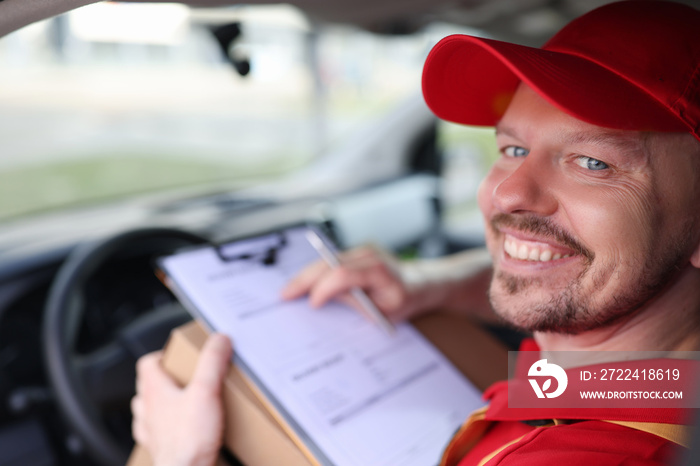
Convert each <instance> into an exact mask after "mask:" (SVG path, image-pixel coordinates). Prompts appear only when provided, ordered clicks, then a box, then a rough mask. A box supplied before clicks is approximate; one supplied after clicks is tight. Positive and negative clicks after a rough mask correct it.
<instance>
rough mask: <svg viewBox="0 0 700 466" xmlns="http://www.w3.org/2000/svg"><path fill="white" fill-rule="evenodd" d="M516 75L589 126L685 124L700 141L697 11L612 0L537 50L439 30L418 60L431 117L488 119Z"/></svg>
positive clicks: (667, 127)
mask: <svg viewBox="0 0 700 466" xmlns="http://www.w3.org/2000/svg"><path fill="white" fill-rule="evenodd" d="M521 81H522V82H525V83H526V84H527V85H529V86H530V87H531V88H532V89H534V90H535V91H536V92H538V93H539V94H540V95H541V96H542V97H544V98H545V99H547V100H548V101H549V102H550V103H552V104H553V105H555V106H556V107H558V108H560V109H561V110H563V111H564V112H566V113H568V114H570V115H572V116H574V117H576V118H578V119H580V120H583V121H586V122H589V123H592V124H595V125H598V126H603V127H607V128H614V129H627V130H638V131H678V132H680V131H682V132H686V131H690V132H691V133H692V134H693V135H694V136H695V137H696V138H698V139H699V140H700V11H697V10H695V9H693V8H691V7H689V6H686V5H682V4H678V3H671V2H662V1H641V0H637V1H632V0H630V1H623V2H618V3H612V4H608V5H605V6H602V7H600V8H597V9H595V10H593V11H591V12H589V13H587V14H585V15H583V16H581V17H580V18H577V19H575V20H574V21H572V22H571V23H569V24H568V25H567V26H565V27H564V28H563V29H562V30H561V31H559V33H557V34H556V35H555V36H554V37H552V38H551V39H550V40H549V41H548V42H547V43H546V44H545V45H544V46H543V47H542V48H541V49H538V48H532V47H525V46H522V45H516V44H510V43H507V42H501V41H497V40H491V39H483V38H479V37H472V36H466V35H453V36H448V37H446V38H444V39H442V40H441V41H440V42H438V43H437V45H435V47H434V48H433V49H432V51H431V52H430V54H429V55H428V58H427V60H426V62H425V68H424V69H423V95H424V96H425V100H426V102H427V104H428V106H429V107H430V108H431V110H432V111H433V112H434V113H435V114H436V115H437V116H438V117H440V118H443V119H445V120H448V121H453V122H455V123H462V124H467V125H480V126H493V125H495V124H496V123H497V122H498V120H499V119H500V118H501V116H502V115H503V112H505V109H506V107H507V105H508V103H509V102H510V99H511V97H512V95H513V93H514V92H515V90H516V88H517V86H518V83H519V82H521Z"/></svg>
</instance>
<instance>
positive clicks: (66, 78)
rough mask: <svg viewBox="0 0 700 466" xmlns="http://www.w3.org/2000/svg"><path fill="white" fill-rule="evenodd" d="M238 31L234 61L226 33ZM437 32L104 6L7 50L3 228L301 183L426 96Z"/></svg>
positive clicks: (256, 10)
mask: <svg viewBox="0 0 700 466" xmlns="http://www.w3.org/2000/svg"><path fill="white" fill-rule="evenodd" d="M232 23H238V24H239V26H240V30H241V34H240V36H239V37H238V38H236V39H235V40H233V42H232V44H231V46H230V47H229V48H228V52H229V53H228V55H229V56H230V57H233V61H234V62H235V64H237V65H239V67H240V66H241V64H242V67H243V68H245V66H246V65H247V64H249V67H250V72H249V73H248V74H247V75H246V76H242V75H241V74H240V73H239V72H238V71H237V70H236V68H235V67H234V66H232V63H231V60H228V59H227V58H226V55H224V53H223V52H222V48H221V47H220V45H219V44H218V43H217V41H216V39H215V36H214V35H213V34H212V31H213V30H216V29H217V28H221V27H222V26H225V25H230V24H232ZM429 45H430V43H429V40H428V39H427V38H426V35H425V34H414V35H405V36H397V37H393V36H388V37H387V36H376V35H373V34H370V33H368V32H364V31H360V30H357V29H352V28H348V27H341V26H334V27H330V26H328V27H325V26H324V27H316V28H314V27H312V25H311V23H310V22H309V21H308V20H307V18H306V17H305V16H304V15H303V14H302V13H301V12H300V11H299V10H297V9H295V8H293V7H289V6H264V7H261V6H258V7H232V8H226V9H216V10H213V9H191V8H189V7H186V6H183V5H173V4H122V3H114V2H109V3H101V4H96V5H92V6H89V7H85V8H81V9H79V10H76V11H73V12H71V13H68V14H66V15H63V16H60V17H58V18H54V19H51V20H47V21H44V22H42V23H38V24H34V25H32V26H30V27H27V28H24V29H23V30H20V31H17V32H15V33H13V34H11V35H9V36H7V37H4V38H2V39H0V70H1V71H0V140H2V157H0V190H2V195H0V219H2V218H9V217H17V216H22V215H26V214H28V213H33V212H37V211H45V210H48V209H55V208H58V207H64V206H68V205H76V204H81V205H82V204H86V203H95V202H104V201H105V200H111V199H118V198H123V197H126V196H130V195H135V194H141V193H145V192H153V191H157V190H163V189H170V188H175V187H178V188H182V187H204V188H205V189H207V190H215V189H231V188H235V187H239V186H245V185H250V184H255V183H260V182H261V181H264V180H270V179H274V178H275V177H279V176H282V175H284V174H288V173H290V172H293V171H296V170H299V169H300V168H302V167H304V166H306V165H307V164H309V163H311V162H312V161H313V160H314V159H315V158H316V157H317V156H318V155H319V154H321V153H323V152H324V151H327V150H328V149H329V148H332V147H333V146H334V145H337V144H339V143H340V141H342V140H343V138H346V137H348V135H349V134H352V130H353V128H355V127H356V126H357V125H358V123H359V122H361V121H363V120H364V119H366V118H367V117H368V116H371V115H373V114H380V113H382V112H386V111H387V110H388V109H389V108H391V107H392V106H394V105H396V104H397V103H398V102H399V101H401V100H403V99H404V98H405V97H406V96H409V95H412V94H416V93H418V92H419V82H420V71H421V67H422V63H423V59H424V57H425V54H426V52H427V50H428V48H429Z"/></svg>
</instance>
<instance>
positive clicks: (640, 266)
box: [489, 219, 691, 335]
mask: <svg viewBox="0 0 700 466" xmlns="http://www.w3.org/2000/svg"><path fill="white" fill-rule="evenodd" d="M501 220H502V221H501V222H498V221H497V222H496V223H500V224H509V225H514V221H513V220H503V219H501ZM518 222H520V225H521V226H524V227H525V228H523V231H535V230H533V229H532V228H530V227H528V225H527V222H530V223H532V224H533V225H534V226H535V228H539V231H543V230H547V228H548V227H551V225H547V221H546V220H544V221H543V222H540V221H537V220H533V219H528V220H527V221H526V223H522V220H519V221H518ZM533 222H534V223H533ZM492 223H494V222H492ZM560 233H561V232H557V231H556V230H552V235H551V236H552V237H555V238H557V239H558V240H562V239H563V238H562V237H561V235H560ZM690 241H691V230H690V229H689V228H687V229H685V228H684V229H683V231H682V232H680V233H679V234H678V235H677V237H675V238H673V239H672V240H671V241H668V242H667V243H666V249H665V250H664V251H662V253H659V252H657V253H656V254H653V255H652V254H651V253H650V252H649V251H647V254H641V255H640V256H639V257H645V258H647V259H648V260H647V261H646V262H644V263H642V262H641V260H639V261H638V262H640V263H629V264H625V267H626V268H628V269H629V270H639V272H638V273H637V275H636V277H633V278H632V279H631V280H630V281H629V285H628V286H626V287H624V288H622V289H620V291H619V292H618V293H617V294H615V295H613V296H610V297H607V298H605V299H603V300H602V301H601V298H600V297H598V296H596V293H595V290H602V289H603V286H604V285H605V283H606V282H607V280H608V279H609V278H610V277H611V276H612V275H614V274H618V273H619V270H620V264H614V263H607V264H605V263H601V264H595V262H594V260H595V256H594V255H593V253H592V252H590V251H587V250H586V249H585V248H582V246H581V245H580V244H578V243H577V242H575V240H573V239H572V238H570V237H569V238H565V240H564V241H560V242H563V243H564V244H567V245H569V246H573V245H575V246H576V248H575V250H577V252H579V253H580V254H582V256H583V260H584V269H583V271H582V272H581V273H580V274H579V275H578V276H577V277H576V278H575V279H574V280H572V281H571V282H570V283H569V284H568V285H566V286H565V287H564V288H562V289H561V290H560V291H559V292H556V291H553V292H552V293H553V294H552V296H551V297H550V298H549V299H548V300H546V301H545V302H542V303H539V304H534V305H531V306H529V307H527V308H525V309H519V308H518V305H517V304H515V305H512V304H510V305H509V304H508V303H509V302H510V303H513V302H514V300H513V298H516V299H517V298H518V297H522V301H523V302H525V303H526V302H527V299H526V298H527V296H528V294H531V293H533V292H536V291H539V290H541V289H542V288H544V287H546V286H547V284H546V283H544V282H543V281H542V280H541V279H537V278H524V277H520V276H517V275H513V274H510V273H507V272H504V271H499V270H496V271H495V274H494V278H493V280H492V281H491V286H490V288H489V299H490V301H491V306H492V307H493V309H494V310H495V312H496V314H498V315H499V316H500V317H501V318H502V319H504V320H505V321H506V322H507V323H508V324H510V325H512V326H514V327H515V328H517V329H519V330H522V331H526V332H555V333H563V334H571V335H575V334H579V333H582V332H585V331H589V330H592V329H596V328H602V327H606V326H609V325H611V324H613V323H615V322H616V321H618V320H620V319H622V318H624V317H625V316H630V315H632V314H633V313H634V312H636V311H637V310H639V309H640V308H642V307H643V306H644V305H645V304H646V303H647V302H649V301H650V300H651V299H653V297H654V296H656V295H657V294H659V293H660V292H661V291H662V290H663V289H664V288H665V287H666V286H667V285H668V284H669V282H670V281H671V280H672V279H673V278H674V277H675V276H676V275H677V274H678V272H679V271H680V270H681V268H682V266H683V264H685V263H686V262H687V261H688V256H689V252H688V244H689V243H690ZM599 262H600V261H599ZM594 264H595V267H594ZM586 282H589V283H590V284H592V287H591V290H589V291H586V290H585V288H584V283H586ZM596 298H598V299H596ZM507 306H511V307H507Z"/></svg>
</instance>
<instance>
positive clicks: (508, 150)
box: [503, 146, 530, 157]
mask: <svg viewBox="0 0 700 466" xmlns="http://www.w3.org/2000/svg"><path fill="white" fill-rule="evenodd" d="M503 153H504V154H505V155H507V156H508V157H525V156H527V154H529V153H530V151H529V150H527V149H525V148H524V147H520V146H507V147H505V148H504V149H503Z"/></svg>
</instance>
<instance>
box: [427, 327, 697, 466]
mask: <svg viewBox="0 0 700 466" xmlns="http://www.w3.org/2000/svg"><path fill="white" fill-rule="evenodd" d="M528 350H529V351H533V350H535V351H539V348H537V346H536V344H535V343H534V341H532V340H527V341H526V342H524V344H523V345H522V346H521V351H528ZM484 398H485V399H486V400H488V401H489V402H490V403H489V405H488V406H487V407H486V408H484V409H482V410H479V411H477V412H476V413H474V414H473V415H472V416H471V417H470V418H469V420H468V421H467V422H466V423H465V424H464V425H463V426H462V428H461V429H460V430H459V431H458V432H457V434H456V435H455V437H454V438H453V439H452V441H451V442H450V445H449V446H448V447H447V449H446V450H445V454H444V456H443V459H442V462H441V465H445V466H448V465H450V466H452V465H458V466H476V465H488V466H493V465H499V466H509V465H517V466H529V465H533V466H535V465H537V466H542V465H547V464H556V465H565V466H578V465H581V466H583V465H586V466H588V465H640V466H641V465H649V466H651V465H664V464H669V463H672V462H673V459H674V458H675V457H676V456H677V455H678V453H679V452H680V450H681V449H680V448H679V447H678V445H683V444H684V442H685V441H686V439H687V438H688V437H689V435H688V429H690V428H689V427H687V425H686V424H691V420H692V419H690V418H691V417H692V410H690V409H673V408H640V409H630V408H626V409H611V408H547V409H542V408H509V407H508V383H507V382H505V381H504V382H498V383H496V384H494V385H492V386H491V387H490V388H489V389H488V390H486V392H485V393H484ZM523 421H527V422H523ZM532 421H535V422H532Z"/></svg>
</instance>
